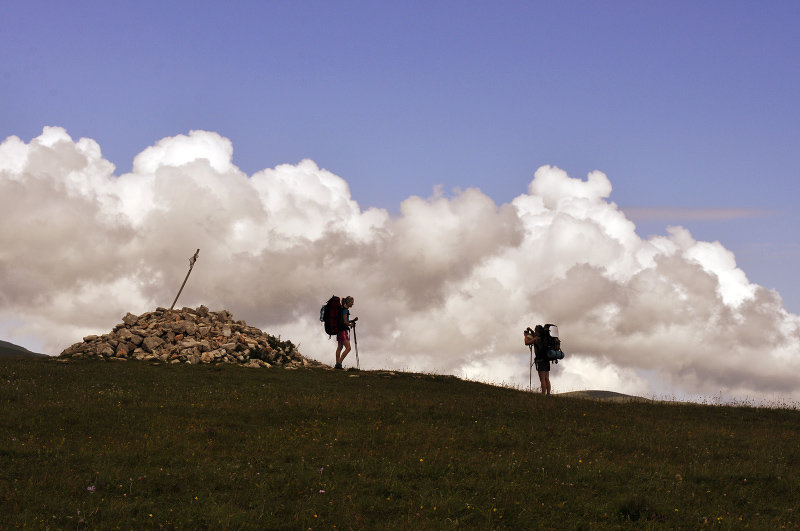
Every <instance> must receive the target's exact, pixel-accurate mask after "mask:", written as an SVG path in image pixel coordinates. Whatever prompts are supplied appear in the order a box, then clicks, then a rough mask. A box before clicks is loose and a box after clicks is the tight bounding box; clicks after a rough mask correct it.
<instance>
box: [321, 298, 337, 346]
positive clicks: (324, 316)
mask: <svg viewBox="0 0 800 531" xmlns="http://www.w3.org/2000/svg"><path fill="white" fill-rule="evenodd" d="M319 320H320V321H322V323H323V325H324V327H325V333H326V334H328V336H335V335H336V334H338V333H339V323H340V322H341V320H342V300H341V299H340V298H339V297H337V296H336V295H334V296H332V297H331V298H330V299H328V302H326V303H325V305H324V306H323V307H322V308H320V309H319Z"/></svg>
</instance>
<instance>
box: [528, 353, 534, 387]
mask: <svg viewBox="0 0 800 531" xmlns="http://www.w3.org/2000/svg"><path fill="white" fill-rule="evenodd" d="M528 348H529V349H531V363H530V365H528V390H529V391H533V345H528Z"/></svg>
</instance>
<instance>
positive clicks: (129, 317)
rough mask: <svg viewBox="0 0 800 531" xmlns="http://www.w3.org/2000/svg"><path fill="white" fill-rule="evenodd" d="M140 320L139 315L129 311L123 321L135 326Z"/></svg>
mask: <svg viewBox="0 0 800 531" xmlns="http://www.w3.org/2000/svg"><path fill="white" fill-rule="evenodd" d="M138 321H139V316H137V315H133V314H132V313H130V312H128V313H126V314H125V317H123V318H122V322H123V323H125V324H126V325H128V326H133V325H135V324H136V323H137V322H138Z"/></svg>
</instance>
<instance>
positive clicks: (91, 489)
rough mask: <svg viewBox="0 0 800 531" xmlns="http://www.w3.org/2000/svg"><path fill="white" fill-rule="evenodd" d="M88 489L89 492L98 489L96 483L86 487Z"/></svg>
mask: <svg viewBox="0 0 800 531" xmlns="http://www.w3.org/2000/svg"><path fill="white" fill-rule="evenodd" d="M86 490H88V491H89V492H94V491H95V490H96V487H95V486H94V485H89V486H88V487H86Z"/></svg>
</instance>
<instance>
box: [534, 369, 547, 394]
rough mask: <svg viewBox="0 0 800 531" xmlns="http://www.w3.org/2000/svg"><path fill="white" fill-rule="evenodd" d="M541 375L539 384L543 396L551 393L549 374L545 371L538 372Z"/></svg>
mask: <svg viewBox="0 0 800 531" xmlns="http://www.w3.org/2000/svg"><path fill="white" fill-rule="evenodd" d="M536 372H538V373H539V383H540V384H541V389H542V394H545V393H547V392H549V387H548V385H547V373H546V372H545V371H536Z"/></svg>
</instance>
